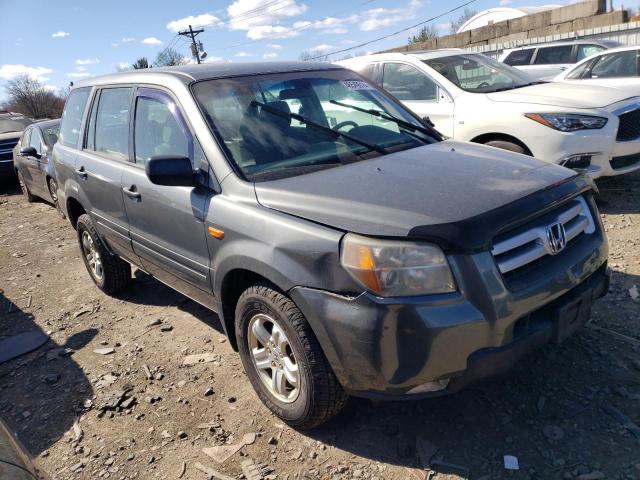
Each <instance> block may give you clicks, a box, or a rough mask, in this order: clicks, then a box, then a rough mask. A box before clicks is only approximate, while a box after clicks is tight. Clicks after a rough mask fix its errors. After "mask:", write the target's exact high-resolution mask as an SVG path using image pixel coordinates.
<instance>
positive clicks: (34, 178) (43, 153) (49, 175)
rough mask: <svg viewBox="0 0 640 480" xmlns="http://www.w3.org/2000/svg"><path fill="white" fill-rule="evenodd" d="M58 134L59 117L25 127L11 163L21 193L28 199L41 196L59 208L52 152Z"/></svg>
mask: <svg viewBox="0 0 640 480" xmlns="http://www.w3.org/2000/svg"><path fill="white" fill-rule="evenodd" d="M59 133H60V119H57V120H46V121H43V122H38V123H34V124H32V125H30V126H29V127H27V128H26V129H25V131H24V132H23V134H22V137H21V138H20V142H19V143H18V144H17V145H16V146H15V147H14V149H13V165H14V168H15V170H16V174H17V176H18V181H19V182H20V188H21V189H22V193H23V194H24V196H25V198H26V199H27V201H29V202H32V201H33V200H35V197H40V198H42V199H44V200H50V201H51V202H53V204H54V205H55V206H56V208H57V207H58V194H57V191H58V184H57V183H56V176H55V172H54V171H53V162H52V161H51V152H52V150H53V146H54V145H55V143H56V142H57V141H58V134H59Z"/></svg>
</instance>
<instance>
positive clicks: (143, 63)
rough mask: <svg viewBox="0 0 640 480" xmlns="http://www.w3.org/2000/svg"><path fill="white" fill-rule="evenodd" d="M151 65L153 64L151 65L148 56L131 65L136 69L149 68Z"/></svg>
mask: <svg viewBox="0 0 640 480" xmlns="http://www.w3.org/2000/svg"><path fill="white" fill-rule="evenodd" d="M150 66H151V65H149V60H147V57H140V58H139V59H137V60H136V61H135V62H133V64H132V65H131V67H133V69H134V70H142V69H143V68H149V67H150Z"/></svg>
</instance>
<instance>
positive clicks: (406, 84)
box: [382, 62, 454, 137]
mask: <svg viewBox="0 0 640 480" xmlns="http://www.w3.org/2000/svg"><path fill="white" fill-rule="evenodd" d="M382 87H383V88H384V89H385V90H386V91H388V92H389V93H390V94H392V95H393V96H394V97H396V98H397V99H398V100H400V101H401V102H402V103H403V104H404V105H405V106H406V107H407V108H409V109H410V110H411V111H413V113H415V114H416V115H418V116H419V117H429V120H431V122H433V124H434V125H435V128H436V130H438V131H439V132H440V133H442V134H443V135H444V136H446V137H453V134H454V131H453V124H454V122H453V115H454V104H453V102H452V101H451V100H450V99H449V96H448V95H447V94H446V92H444V90H442V88H441V87H440V86H439V85H438V84H437V83H436V82H434V81H433V80H432V79H431V78H430V77H429V76H428V75H427V74H426V73H424V72H422V71H420V70H418V69H417V68H416V67H414V66H413V65H409V64H406V63H399V62H390V63H385V64H384V66H383V71H382Z"/></svg>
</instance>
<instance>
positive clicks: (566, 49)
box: [519, 45, 575, 79]
mask: <svg viewBox="0 0 640 480" xmlns="http://www.w3.org/2000/svg"><path fill="white" fill-rule="evenodd" d="M573 50H574V46H573V45H556V46H551V47H539V48H538V49H537V50H536V53H535V55H534V57H533V60H532V64H531V65H529V66H523V67H519V68H520V69H521V70H523V71H525V72H527V73H528V74H529V75H531V76H532V77H533V78H537V79H540V78H547V77H554V76H556V75H558V74H559V73H560V72H563V71H564V70H566V69H567V68H569V67H570V66H571V65H572V64H573V63H575V60H574V59H575V55H574V53H573Z"/></svg>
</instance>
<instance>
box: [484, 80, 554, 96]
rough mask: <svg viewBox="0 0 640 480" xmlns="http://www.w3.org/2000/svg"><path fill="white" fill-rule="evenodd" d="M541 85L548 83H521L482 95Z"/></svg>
mask: <svg viewBox="0 0 640 480" xmlns="http://www.w3.org/2000/svg"><path fill="white" fill-rule="evenodd" d="M541 83H549V82H545V81H544V80H536V81H535V82H529V83H523V84H522V85H511V86H510V87H502V88H496V89H495V90H491V91H490V92H484V93H496V92H505V91H507V90H515V89H516V88H524V87H530V86H531V85H540V84H541Z"/></svg>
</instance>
